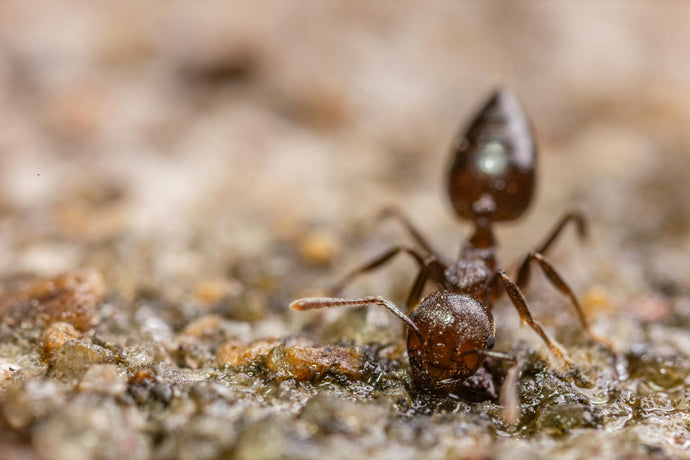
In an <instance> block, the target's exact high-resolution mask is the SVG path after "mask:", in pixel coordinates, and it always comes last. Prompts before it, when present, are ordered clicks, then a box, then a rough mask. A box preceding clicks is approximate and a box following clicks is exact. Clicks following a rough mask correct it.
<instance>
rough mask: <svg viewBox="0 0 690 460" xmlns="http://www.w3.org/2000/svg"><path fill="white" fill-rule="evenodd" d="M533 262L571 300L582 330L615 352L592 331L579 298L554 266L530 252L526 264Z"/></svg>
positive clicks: (536, 253) (542, 257)
mask: <svg viewBox="0 0 690 460" xmlns="http://www.w3.org/2000/svg"><path fill="white" fill-rule="evenodd" d="M532 261H535V262H537V264H539V268H541V271H542V272H543V273H544V275H546V278H547V279H548V280H549V282H550V283H551V285H552V286H553V287H555V288H556V289H558V290H559V291H560V292H561V294H563V295H564V296H566V297H568V298H569V299H570V303H572V305H573V307H574V308H575V312H576V313H577V317H578V319H579V320H580V324H582V328H583V329H584V330H585V332H586V333H587V334H588V335H589V336H590V337H591V338H592V340H594V341H595V342H597V343H598V344H599V345H601V346H603V347H604V348H606V349H607V350H609V351H610V352H613V344H612V343H611V342H610V341H609V340H608V339H606V338H604V337H602V336H600V335H599V334H597V333H596V332H594V331H593V330H592V328H591V327H590V325H589V321H588V320H587V317H586V316H585V313H584V311H583V310H582V306H580V302H578V300H577V297H575V294H574V293H573V290H572V289H571V288H570V286H568V283H566V282H565V281H564V280H563V278H562V277H561V276H560V275H559V274H558V272H557V271H556V269H555V268H554V267H553V265H551V264H550V263H549V262H547V261H546V260H545V259H544V256H543V255H542V254H540V253H538V252H530V253H529V254H528V255H527V257H526V258H525V263H527V264H529V263H530V262H532Z"/></svg>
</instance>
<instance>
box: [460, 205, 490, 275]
mask: <svg viewBox="0 0 690 460" xmlns="http://www.w3.org/2000/svg"><path fill="white" fill-rule="evenodd" d="M496 246H497V244H496V238H495V237H494V232H493V228H492V222H491V220H490V219H488V218H485V217H478V218H477V219H476V220H475V227H474V233H473V234H472V236H471V237H470V239H469V240H468V241H467V244H465V247H463V248H462V253H461V255H460V257H461V258H463V259H481V260H483V261H484V263H486V265H487V266H488V267H489V268H490V269H491V270H495V269H496Z"/></svg>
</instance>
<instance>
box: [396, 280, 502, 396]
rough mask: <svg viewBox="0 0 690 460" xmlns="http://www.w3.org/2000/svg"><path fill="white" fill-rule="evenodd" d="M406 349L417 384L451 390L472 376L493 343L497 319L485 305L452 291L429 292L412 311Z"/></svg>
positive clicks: (446, 391) (432, 389)
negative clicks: (414, 328)
mask: <svg viewBox="0 0 690 460" xmlns="http://www.w3.org/2000/svg"><path fill="white" fill-rule="evenodd" d="M410 319H411V320H412V322H413V323H414V324H415V325H416V326H417V329H418V330H419V334H416V333H415V334H413V333H408V336H407V353H408V356H409V360H410V371H411V374H412V380H413V381H414V382H415V385H416V386H417V387H418V388H422V389H427V390H430V391H434V392H443V393H450V392H451V391H453V390H454V389H455V388H456V387H457V385H458V384H459V383H462V382H463V381H465V380H466V379H467V378H469V377H470V376H472V375H473V374H474V373H475V372H477V369H479V367H480V366H481V365H482V363H483V362H484V359H485V355H483V354H481V353H477V352H479V351H484V350H487V349H490V348H491V347H493V342H494V338H493V337H494V320H493V316H492V315H491V313H490V312H489V311H488V309H487V307H486V306H485V305H482V304H481V303H479V302H478V301H476V300H474V299H472V298H470V297H467V296H464V295H461V294H456V293H453V292H450V291H440V292H434V293H432V294H429V296H427V297H426V298H424V299H423V300H422V301H421V302H420V304H419V305H418V306H417V308H415V310H414V311H413V312H412V313H411V314H410Z"/></svg>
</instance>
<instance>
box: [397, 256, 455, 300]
mask: <svg viewBox="0 0 690 460" xmlns="http://www.w3.org/2000/svg"><path fill="white" fill-rule="evenodd" d="M445 271H446V267H445V266H444V265H443V264H441V262H439V261H438V259H437V258H436V256H429V257H427V258H426V260H425V261H424V265H423V266H422V267H421V268H420V269H419V274H418V275H417V278H415V281H414V284H413V285H412V289H411V290H410V294H409V295H408V296H407V300H406V301H405V307H406V308H407V312H408V313H409V312H411V311H412V309H413V308H414V307H416V306H417V304H418V303H419V300H420V299H421V297H422V292H424V286H426V283H427V281H428V280H429V278H431V279H432V280H434V281H435V282H436V283H437V284H438V285H439V286H441V287H442V288H444V289H449V287H448V286H446V284H447V283H446V276H445Z"/></svg>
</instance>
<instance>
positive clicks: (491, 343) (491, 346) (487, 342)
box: [486, 335, 495, 350]
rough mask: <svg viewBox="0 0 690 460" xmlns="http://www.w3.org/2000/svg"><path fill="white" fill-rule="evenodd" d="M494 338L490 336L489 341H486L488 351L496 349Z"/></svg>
mask: <svg viewBox="0 0 690 460" xmlns="http://www.w3.org/2000/svg"><path fill="white" fill-rule="evenodd" d="M494 341H495V339H494V336H493V335H490V336H489V338H488V339H486V349H487V350H491V349H492V348H493V347H494Z"/></svg>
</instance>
